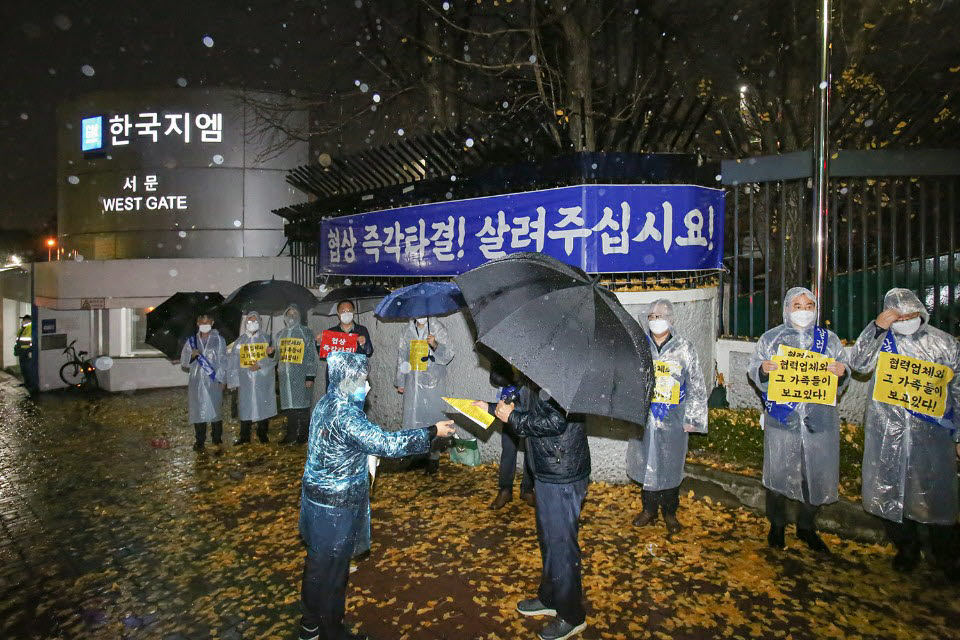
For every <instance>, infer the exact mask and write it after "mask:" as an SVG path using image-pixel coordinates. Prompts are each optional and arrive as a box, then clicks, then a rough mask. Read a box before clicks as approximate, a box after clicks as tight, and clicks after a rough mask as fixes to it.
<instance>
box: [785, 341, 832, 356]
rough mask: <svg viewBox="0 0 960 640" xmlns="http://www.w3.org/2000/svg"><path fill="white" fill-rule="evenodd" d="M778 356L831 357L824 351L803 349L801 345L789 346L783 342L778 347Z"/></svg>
mask: <svg viewBox="0 0 960 640" xmlns="http://www.w3.org/2000/svg"><path fill="white" fill-rule="evenodd" d="M777 355H778V356H786V357H788V358H821V359H827V360H828V359H829V358H827V356H825V355H823V354H822V353H817V352H816V351H809V350H808V349H801V348H799V347H788V346H787V345H785V344H781V345H780V346H778V347H777Z"/></svg>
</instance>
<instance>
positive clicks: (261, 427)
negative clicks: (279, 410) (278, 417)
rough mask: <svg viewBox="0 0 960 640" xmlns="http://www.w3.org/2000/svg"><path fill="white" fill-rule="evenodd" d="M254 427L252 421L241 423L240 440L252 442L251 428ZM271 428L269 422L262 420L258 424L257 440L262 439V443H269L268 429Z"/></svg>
mask: <svg viewBox="0 0 960 640" xmlns="http://www.w3.org/2000/svg"><path fill="white" fill-rule="evenodd" d="M251 425H253V421H252V420H241V421H240V440H242V441H243V442H250V427H251ZM269 426H270V421H269V420H260V421H258V422H257V438H259V439H260V442H267V441H268V440H267V428H268V427H269Z"/></svg>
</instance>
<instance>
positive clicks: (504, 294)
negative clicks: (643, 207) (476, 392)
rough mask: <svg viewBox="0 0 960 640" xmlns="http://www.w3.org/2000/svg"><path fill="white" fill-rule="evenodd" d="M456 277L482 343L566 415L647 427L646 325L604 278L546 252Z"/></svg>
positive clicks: (649, 376)
mask: <svg viewBox="0 0 960 640" xmlns="http://www.w3.org/2000/svg"><path fill="white" fill-rule="evenodd" d="M454 280H455V281H456V283H457V284H458V285H459V286H460V290H461V291H462V292H463V297H464V298H465V299H466V301H467V307H468V308H469V309H470V312H471V314H472V316H473V321H474V323H475V324H476V327H477V334H478V338H479V342H480V343H481V344H482V345H484V346H486V347H488V348H490V349H492V350H493V351H495V352H496V353H497V354H499V355H500V356H501V357H503V358H504V359H505V360H507V361H508V362H510V363H511V364H512V365H514V366H515V367H516V368H517V369H519V370H520V371H521V372H522V373H523V374H524V375H525V376H527V377H528V378H529V379H531V380H532V381H533V382H535V383H536V384H537V385H538V386H540V387H541V388H542V389H543V390H544V391H545V392H547V393H548V394H550V395H551V396H552V397H553V398H554V399H555V400H556V401H557V403H559V404H560V406H561V407H563V409H564V410H566V411H567V412H570V413H588V414H593V415H600V416H608V417H611V418H618V419H620V420H627V421H629V422H635V423H640V424H643V423H645V422H646V420H647V410H648V408H649V403H650V394H651V391H652V389H653V376H654V372H653V361H652V360H651V357H650V346H649V344H648V342H647V338H646V336H645V335H644V333H643V329H641V328H640V324H639V323H638V322H637V321H636V320H635V319H634V318H633V317H631V316H630V314H629V313H628V312H627V310H626V309H624V308H623V306H622V305H621V304H620V302H619V301H618V300H617V298H616V296H614V295H613V293H611V292H610V291H608V290H607V289H605V288H603V287H601V286H599V285H598V284H597V279H594V278H591V277H590V276H588V275H587V274H586V273H584V272H583V271H581V270H580V269H577V268H575V267H571V266H569V265H566V264H563V263H562V262H559V261H558V260H555V259H553V258H550V257H548V256H545V255H543V254H539V253H519V254H514V255H511V256H507V257H506V258H502V259H500V260H495V261H493V262H488V263H486V264H484V265H482V266H480V267H477V268H476V269H473V270H472V271H469V272H467V273H464V274H463V275H460V276H458V277H456V278H454Z"/></svg>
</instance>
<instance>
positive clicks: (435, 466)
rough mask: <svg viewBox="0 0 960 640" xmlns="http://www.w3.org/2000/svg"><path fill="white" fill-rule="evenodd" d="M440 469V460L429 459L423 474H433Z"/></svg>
mask: <svg viewBox="0 0 960 640" xmlns="http://www.w3.org/2000/svg"><path fill="white" fill-rule="evenodd" d="M439 470H440V461H439V460H429V461H427V466H426V467H425V468H424V470H423V475H425V476H432V475H434V474H436V473H437V472H438V471H439Z"/></svg>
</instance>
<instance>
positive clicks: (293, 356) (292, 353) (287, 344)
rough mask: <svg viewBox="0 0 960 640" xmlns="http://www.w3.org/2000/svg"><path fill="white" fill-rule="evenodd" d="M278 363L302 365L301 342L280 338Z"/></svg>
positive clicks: (298, 339)
mask: <svg viewBox="0 0 960 640" xmlns="http://www.w3.org/2000/svg"><path fill="white" fill-rule="evenodd" d="M279 347H280V362H288V363H290V364H303V340H301V339H300V338H280V345H279Z"/></svg>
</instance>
